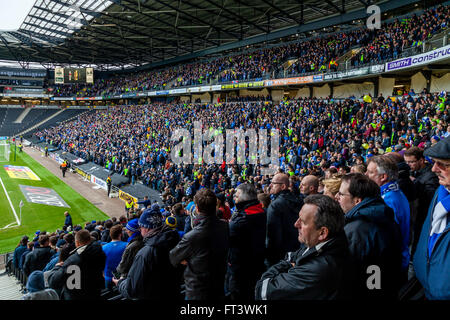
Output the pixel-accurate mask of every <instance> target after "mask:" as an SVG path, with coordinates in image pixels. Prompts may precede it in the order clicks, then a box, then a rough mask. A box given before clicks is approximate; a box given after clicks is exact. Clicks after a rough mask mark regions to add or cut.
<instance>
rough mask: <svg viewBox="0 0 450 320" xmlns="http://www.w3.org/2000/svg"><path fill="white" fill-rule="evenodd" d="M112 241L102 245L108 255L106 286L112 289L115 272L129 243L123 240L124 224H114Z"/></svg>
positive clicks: (105, 274)
mask: <svg viewBox="0 0 450 320" xmlns="http://www.w3.org/2000/svg"><path fill="white" fill-rule="evenodd" d="M109 234H110V237H111V242H108V243H107V244H105V245H103V246H102V249H103V252H104V253H105V256H106V262H105V270H104V271H103V274H104V277H105V287H106V288H107V289H112V287H113V283H112V278H113V272H115V270H116V268H117V266H118V265H119V263H120V261H121V260H122V254H123V252H124V251H125V247H126V246H127V243H126V242H124V241H122V225H121V224H118V225H115V226H113V227H112V228H111V229H110V231H109Z"/></svg>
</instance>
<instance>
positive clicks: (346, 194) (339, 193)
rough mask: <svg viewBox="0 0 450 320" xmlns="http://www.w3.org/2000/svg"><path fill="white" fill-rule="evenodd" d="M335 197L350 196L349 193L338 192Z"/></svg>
mask: <svg viewBox="0 0 450 320" xmlns="http://www.w3.org/2000/svg"><path fill="white" fill-rule="evenodd" d="M337 195H338V196H339V197H343V196H351V194H350V193H341V192H340V191H338V193H337Z"/></svg>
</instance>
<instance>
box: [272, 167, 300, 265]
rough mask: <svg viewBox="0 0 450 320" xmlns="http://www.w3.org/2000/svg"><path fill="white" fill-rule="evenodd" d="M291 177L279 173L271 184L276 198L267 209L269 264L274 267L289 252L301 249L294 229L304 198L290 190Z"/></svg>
mask: <svg viewBox="0 0 450 320" xmlns="http://www.w3.org/2000/svg"><path fill="white" fill-rule="evenodd" d="M289 184H290V181H289V176H288V175H287V174H284V173H277V174H276V175H275V176H274V177H273V178H272V181H271V182H270V185H269V192H270V194H271V195H272V196H273V197H274V200H273V201H272V202H271V203H270V205H269V208H268V209H267V239H266V247H267V255H266V257H267V264H268V266H272V265H274V264H275V263H278V262H279V261H280V260H281V259H283V258H284V256H285V255H286V253H287V252H292V251H296V250H297V249H298V248H299V242H298V240H297V238H298V232H297V229H296V228H295V227H294V224H295V221H297V216H298V213H299V211H300V209H301V208H302V206H303V197H302V198H300V197H297V196H296V195H295V194H294V193H292V192H291V191H290V190H289Z"/></svg>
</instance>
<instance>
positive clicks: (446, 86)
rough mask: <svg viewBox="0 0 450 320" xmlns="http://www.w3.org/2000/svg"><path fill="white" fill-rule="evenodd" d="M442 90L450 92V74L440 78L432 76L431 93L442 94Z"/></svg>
mask: <svg viewBox="0 0 450 320" xmlns="http://www.w3.org/2000/svg"><path fill="white" fill-rule="evenodd" d="M442 90H445V91H447V92H448V91H450V73H447V74H445V75H444V76H442V77H440V78H438V77H435V76H431V86H430V91H431V92H441V91H442Z"/></svg>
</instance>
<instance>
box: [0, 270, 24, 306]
mask: <svg viewBox="0 0 450 320" xmlns="http://www.w3.org/2000/svg"><path fill="white" fill-rule="evenodd" d="M4 271H5V270H1V271H0V300H20V299H21V298H22V296H23V294H22V293H21V292H20V288H21V287H20V284H19V283H18V281H17V279H16V277H14V276H13V275H11V276H10V275H8V274H7V273H5V272H4Z"/></svg>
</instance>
